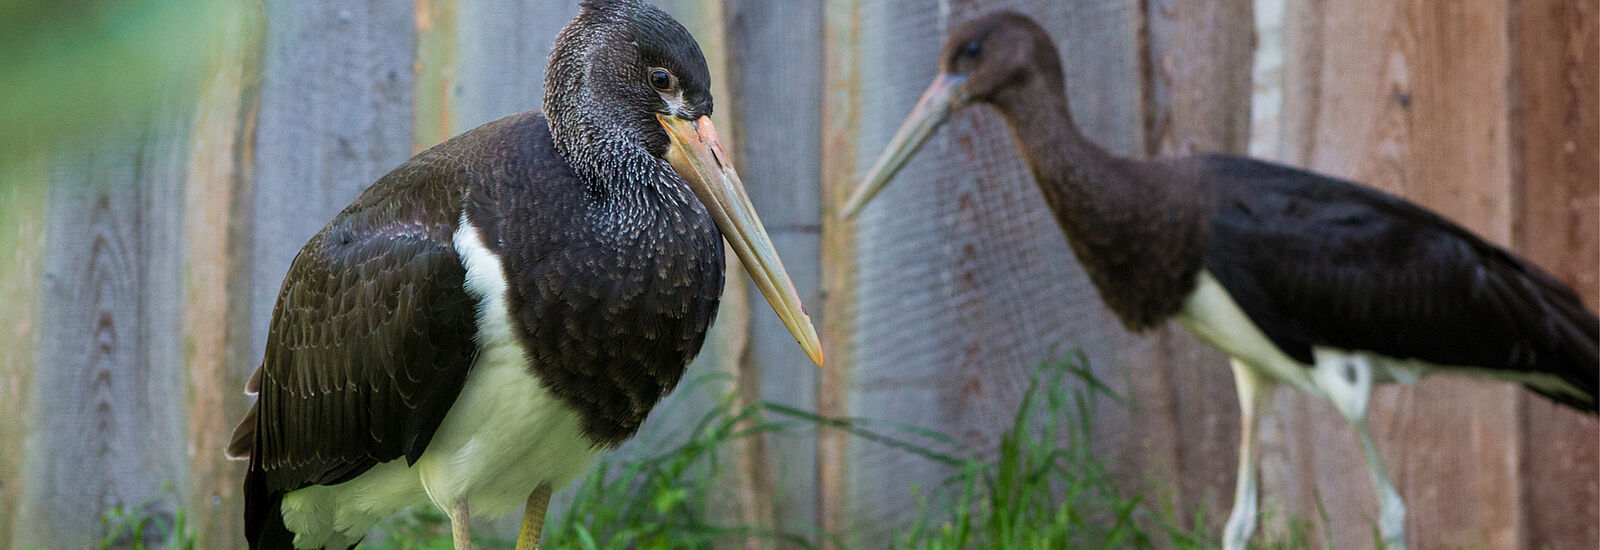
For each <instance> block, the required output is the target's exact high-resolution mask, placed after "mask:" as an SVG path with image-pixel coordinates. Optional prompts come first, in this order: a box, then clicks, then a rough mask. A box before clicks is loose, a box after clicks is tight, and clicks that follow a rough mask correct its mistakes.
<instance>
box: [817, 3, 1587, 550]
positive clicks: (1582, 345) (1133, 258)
mask: <svg viewBox="0 0 1600 550" xmlns="http://www.w3.org/2000/svg"><path fill="white" fill-rule="evenodd" d="M1064 84H1065V80H1064V77H1063V75H1062V70H1061V62H1060V60H1059V58H1058V55H1057V52H1056V48H1055V45H1054V43H1053V42H1051V40H1050V37H1049V35H1047V34H1046V33H1045V31H1044V30H1043V29H1041V28H1040V27H1039V25H1038V24H1036V23H1034V22H1033V21H1032V20H1030V19H1028V18H1027V17H1026V16H1023V15H1019V14H1016V13H1008V12H1002V13H995V14H991V15H988V16H985V17H981V18H979V19H976V20H973V21H970V22H968V23H966V24H964V25H962V26H960V27H958V28H957V29H955V30H954V31H952V32H951V34H950V36H949V38H948V40H947V41H946V42H945V45H944V49H943V51H942V53H941V57H940V71H939V73H938V76H937V77H935V78H934V81H933V84H932V85H931V86H929V88H928V90H927V92H926V93H925V94H924V95H923V96H922V99H921V100H920V101H919V102H918V103H917V105H916V107H915V108H914V109H913V111H912V113H911V114H910V115H909V116H908V118H907V120H906V121H905V123H904V124H903V125H902V126H901V127H900V130H899V131H898V132H897V133H896V134H895V135H894V137H893V138H891V140H890V142H889V145H888V148H887V150H885V151H884V153H883V154H882V155H881V156H879V157H878V160H877V162H876V163H875V164H874V165H873V166H872V168H871V170H870V171H869V172H868V174H867V175H866V176H865V178H864V180H863V183H862V185H861V186H860V187H859V188H858V189H857V191H856V192H855V194H854V195H853V196H852V197H851V198H850V200H849V201H848V202H847V203H846V205H845V207H844V215H845V216H847V217H848V216H852V215H854V214H855V213H856V212H858V211H859V210H860V208H861V207H862V206H863V205H865V204H866V203H867V201H869V200H871V198H872V197H873V195H874V194H876V193H877V192H878V191H879V190H881V189H882V188H883V186H884V185H885V184H887V183H888V181H889V180H890V178H891V177H893V175H894V173H895V172H896V171H897V170H898V169H899V168H900V167H901V166H902V165H904V163H905V162H906V160H907V159H908V158H909V157H910V156H911V155H912V154H913V153H914V152H915V151H916V150H917V148H918V147H919V146H920V145H921V144H922V143H923V142H924V141H926V140H927V138H928V136H930V135H931V134H932V133H933V131H934V129H936V128H937V127H938V126H939V125H940V124H941V123H943V122H944V121H945V120H946V119H947V118H948V117H949V116H950V114H951V113H952V112H953V111H954V110H956V109H960V108H962V107H965V106H968V105H973V104H988V105H991V106H993V107H994V108H995V109H996V110H997V111H999V113H1000V116H1001V117H1003V118H1004V119H1005V121H1006V123H1007V125H1008V126H1009V127H1010V129H1011V135H1012V138H1013V141H1014V144H1015V145H1016V147H1017V149H1019V150H1020V151H1021V153H1022V156H1023V158H1024V159H1025V161H1026V163H1027V165H1028V167H1029V168H1030V170H1031V171H1032V173H1033V176H1034V179H1035V180H1037V182H1038V184H1039V189H1040V190H1041V191H1042V192H1043V194H1044V198H1045V201H1046V202H1048V203H1049V206H1050V208H1051V210H1052V211H1054V213H1055V216H1056V220H1057V221H1058V222H1059V223H1060V224H1061V228H1062V230H1063V231H1064V232H1065V233H1066V235H1067V238H1068V240H1069V241H1070V242H1071V245H1072V249H1073V252H1074V253H1075V254H1076V255H1077V257H1078V260H1079V262H1080V263H1081V264H1082V265H1083V267H1084V269H1085V270H1087V272H1088V274H1089V278H1090V280H1091V281H1092V282H1093V283H1094V285H1095V288H1096V289H1097V290H1098V291H1099V293H1100V297H1101V299H1102V300H1103V301H1104V302H1105V303H1106V305H1107V306H1109V307H1110V309H1111V310H1112V311H1113V312H1115V314H1116V315H1117V317H1118V319H1119V320H1121V322H1122V323H1123V324H1124V325H1125V326H1126V327H1127V328H1128V329H1130V330H1134V331H1139V330H1143V329H1149V328H1152V327H1155V326H1157V325H1159V324H1161V323H1163V322H1164V321H1166V320H1167V319H1170V318H1177V320H1178V321H1179V322H1180V323H1182V324H1183V326H1184V327H1185V328H1187V329H1188V330H1189V331H1190V332H1191V333H1193V334H1194V335H1195V336H1198V337H1199V338H1200V339H1201V340H1203V341H1205V342H1206V343H1208V344H1210V345H1211V346H1214V347H1216V348H1217V349H1219V350H1221V351H1222V352H1224V353H1226V354H1227V355H1228V356H1229V357H1230V358H1231V359H1232V367H1233V373H1234V382H1235V384H1236V386H1237V388H1238V392H1239V401H1240V402H1239V405H1240V409H1241V413H1242V414H1241V420H1242V422H1243V426H1242V430H1241V436H1242V437H1241V441H1240V443H1239V471H1238V484H1237V487H1236V492H1235V500H1234V505H1233V511H1232V513H1231V514H1230V515H1229V518H1228V522H1227V524H1226V526H1225V529H1224V535H1223V542H1224V547H1226V548H1228V549H1230V550H1232V549H1242V548H1244V547H1245V543H1246V541H1248V540H1249V538H1250V535H1251V533H1252V532H1253V531H1254V530H1255V516H1256V475H1255V471H1256V468H1255V465H1256V456H1255V455H1256V436H1257V433H1256V430H1257V422H1258V421H1259V416H1258V412H1259V411H1262V410H1263V409H1264V408H1265V407H1266V405H1267V404H1268V400H1269V399H1270V397H1271V395H1272V391H1273V389H1274V388H1275V387H1276V386H1277V385H1278V384H1280V383H1286V384H1288V385H1290V386H1293V387H1294V388H1297V389H1299V390H1301V391H1304V392H1307V393H1309V394H1311V395H1316V396H1320V397H1322V398H1325V399H1328V400H1329V401H1331V402H1332V403H1333V405H1334V407H1335V408H1336V409H1338V411H1339V412H1340V413H1341V414H1342V415H1343V416H1344V417H1345V418H1346V419H1348V420H1349V421H1350V423H1351V424H1352V425H1353V426H1354V428H1355V432H1356V435H1357V437H1358V438H1359V439H1360V443H1361V445H1362V447H1363V449H1364V450H1365V454H1366V459H1367V466H1368V467H1369V469H1370V471H1371V473H1372V479H1373V482H1374V484H1375V485H1376V488H1377V494H1378V495H1379V500H1380V514H1381V516H1380V519H1379V530H1380V533H1381V535H1382V537H1383V540H1384V542H1385V543H1386V544H1387V545H1388V546H1389V547H1390V548H1403V547H1404V544H1405V536H1404V534H1405V533H1404V531H1405V521H1404V517H1405V507H1404V505H1403V504H1402V503H1401V501H1400V496H1399V494H1398V493H1396V492H1395V490H1394V486H1393V484H1392V483H1391V482H1390V481H1389V476H1388V474H1387V473H1385V471H1384V468H1383V465H1382V464H1381V463H1380V461H1379V457H1378V454H1377V451H1376V450H1375V449H1374V448H1373V444H1372V438H1371V436H1370V435H1368V432H1367V424H1366V415H1367V401H1368V398H1369V397H1370V395H1371V391H1372V386H1373V385H1374V384H1380V383H1389V382H1410V381H1414V380H1416V379H1417V378H1418V377H1420V376H1423V375H1426V374H1431V373H1436V372H1444V373H1460V374H1469V375H1481V376H1489V377H1494V378H1499V379H1504V380H1511V381H1515V382H1519V383H1522V384H1524V385H1526V386H1527V387H1528V388H1530V389H1532V390H1533V391H1535V392H1539V393H1541V394H1544V395H1546V396H1549V397H1550V398H1552V399H1554V400H1556V401H1558V402H1560V403H1563V404H1565V405H1568V406H1571V407H1574V408H1576V409H1578V410H1581V411H1585V412H1588V413H1591V414H1593V413H1594V412H1595V404H1596V401H1595V394H1596V376H1597V370H1600V360H1597V358H1596V346H1597V345H1600V321H1597V319H1596V317H1595V314H1594V313H1593V312H1590V311H1588V310H1587V309H1586V308H1585V306H1584V305H1583V304H1582V302H1581V300H1580V299H1579V298H1578V296H1577V295H1576V294H1575V293H1574V292H1573V291H1572V289H1570V288H1568V287H1567V286H1566V285H1563V284H1562V283H1560V282H1558V281H1556V280H1555V279H1554V278H1553V277H1551V276H1550V275H1549V274H1547V273H1545V272H1544V271H1542V270H1540V269H1539V268H1538V267H1537V266H1534V265H1533V264H1531V263H1528V262H1527V261H1525V260H1522V259H1521V258H1518V257H1516V256H1515V255H1513V254H1511V253H1510V252H1507V251H1505V250H1503V249H1501V248H1499V247H1496V246H1494V245H1492V244H1490V243H1488V242H1486V241H1484V240H1483V239H1481V238H1479V237H1478V236H1476V235H1473V234H1472V233H1470V232H1468V231H1467V230H1465V229H1463V228H1461V227H1460V226H1458V225H1456V224H1454V223H1451V222H1450V221H1449V220H1446V219H1445V218H1443V217H1441V216H1439V215H1438V214H1435V213H1433V212H1431V211H1429V210H1427V209H1426V208H1423V207H1421V206H1418V205H1415V204H1412V203H1410V202H1406V201H1405V200H1403V199H1400V198H1398V197H1395V196H1393V195H1389V194H1387V193H1384V192H1381V191H1378V190H1375V189H1372V188H1369V187H1364V186H1362V185H1359V184H1356V183H1353V182H1349V181H1343V180H1339V179H1335V178H1331V177H1327V176H1323V175H1319V174H1315V173H1311V172H1307V171H1303V170H1297V169H1295V168H1290V167H1287V166H1281V165H1277V164H1272V163H1268V162H1263V161H1259V160H1254V159H1249V158H1241V157H1233V156H1223V155H1200V156H1185V157H1176V158H1161V159H1154V160H1141V159H1133V158H1122V157H1117V156H1113V155H1111V154H1108V153H1107V152H1106V151H1105V150H1103V149H1101V148H1100V147H1098V146H1096V145H1095V144H1094V143H1091V142H1090V141H1089V140H1087V139H1085V138H1084V136H1083V134H1082V133H1081V132H1079V131H1078V128H1077V127H1076V126H1075V125H1074V124H1073V122H1072V115H1071V113H1070V112H1069V110H1068V106H1067V96H1066V88H1065V86H1064Z"/></svg>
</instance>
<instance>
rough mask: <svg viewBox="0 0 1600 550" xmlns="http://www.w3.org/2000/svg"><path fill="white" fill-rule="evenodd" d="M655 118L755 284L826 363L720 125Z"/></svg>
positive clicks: (671, 155) (677, 166)
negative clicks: (720, 137) (730, 159)
mask: <svg viewBox="0 0 1600 550" xmlns="http://www.w3.org/2000/svg"><path fill="white" fill-rule="evenodd" d="M656 120H659V121H661V126H663V127H665V128H666V129H667V136H668V137H670V138H671V140H672V141H671V144H670V145H668V147H667V161H668V162H671V163H672V168H673V169H674V170H677V171H678V175H679V176H683V179H684V181H686V182H688V183H689V187H690V189H693V190H694V194H695V196H696V197H699V198H700V203H701V204H704V205H705V207H706V211H708V212H710V213H711V218H712V219H713V220H715V221H716V223H717V228H718V229H721V230H722V236H723V238H726V239H727V240H728V244H730V245H732V246H733V252H734V254H737V255H738V256H739V261H740V262H742V263H743V264H744V268H745V270H746V271H749V272H750V278H751V279H754V280H755V282H756V288H759V289H761V294H762V295H765V296H766V297H767V302H768V303H770V304H772V310H773V311H776V312H777V313H778V318H779V319H782V320H783V326H786V327H789V332H790V333H791V334H794V339H795V341H797V342H799V343H800V347H801V348H804V349H805V350H806V355H809V356H811V360H812V361H815V362H816V363H817V366H819V367H820V366H822V341H821V340H819V339H818V338H817V329H816V328H815V327H813V326H812V325H811V317H810V316H809V315H806V310H805V307H803V306H801V305H800V295H799V293H797V292H795V290H794V283H793V282H791V281H790V280H789V272H787V271H784V269H783V261H782V260H779V259H778V252H777V250H776V249H774V248H773V246H772V238H771V237H768V236H767V229H766V227H765V226H762V225H761V218H759V217H757V216H756V209H755V207H754V206H751V205H750V196H749V195H746V194H745V192H744V183H742V182H740V181H739V174H738V172H735V171H734V170H733V164H732V163H730V162H728V153H727V152H725V151H723V150H722V143H720V142H719V141H718V139H717V127H716V126H713V125H712V124H711V118H710V117H700V120H696V121H693V122H690V121H687V120H684V119H681V118H678V117H674V116H666V115H660V114H658V115H656Z"/></svg>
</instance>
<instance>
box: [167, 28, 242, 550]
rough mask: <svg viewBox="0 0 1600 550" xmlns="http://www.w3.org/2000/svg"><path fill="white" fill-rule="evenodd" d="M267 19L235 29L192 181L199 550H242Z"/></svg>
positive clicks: (192, 447) (205, 116)
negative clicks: (255, 181)
mask: <svg viewBox="0 0 1600 550" xmlns="http://www.w3.org/2000/svg"><path fill="white" fill-rule="evenodd" d="M262 23H263V21H262V20H261V18H260V14H259V12H249V13H242V14H241V16H240V17H238V18H236V19H233V20H230V21H227V22H226V24H227V25H228V31H229V32H227V33H226V34H227V36H229V37H231V38H230V39H229V40H228V41H227V42H225V43H223V44H219V45H218V46H217V47H216V49H215V52H216V58H215V59H216V60H215V61H214V62H213V64H212V66H211V68H210V71H209V74H207V75H206V76H205V82H204V84H203V86H202V87H201V92H200V97H199V100H198V101H197V105H196V114H195V122H194V129H193V135H192V136H191V139H190V144H189V146H190V153H189V165H188V172H187V174H186V177H185V180H186V181H185V187H184V191H185V197H184V212H183V223H184V237H185V241H186V247H185V250H184V270H183V289H182V294H183V312H182V316H183V318H182V326H181V333H180V335H179V338H181V342H182V345H183V349H184V358H183V359H184V364H185V367H186V369H185V372H186V377H185V382H186V386H187V387H186V392H185V393H186V395H187V397H188V399H187V402H186V405H187V418H188V431H187V435H188V445H187V450H188V458H189V463H190V467H189V476H190V479H189V487H190V490H189V492H188V494H186V495H185V499H184V503H185V506H186V509H187V511H188V518H189V528H190V529H192V531H193V535H194V537H195V544H196V546H197V547H201V548H240V547H243V546H244V537H243V534H244V524H243V521H242V519H243V517H242V514H241V508H242V507H243V505H244V500H243V492H242V491H241V483H240V480H241V479H242V476H243V475H244V464H243V463H242V462H233V461H229V460H227V458H226V457H225V456H224V455H223V449H224V448H225V447H226V446H227V444H228V438H229V436H230V435H231V434H232V430H233V427H234V423H236V422H238V420H239V418H241V417H242V416H243V415H244V412H245V410H246V409H247V408H248V406H249V401H248V398H247V397H246V396H245V395H244V393H243V391H242V390H243V388H244V383H245V380H246V378H245V376H244V374H245V372H246V371H245V370H244V369H242V368H240V365H248V364H252V363H253V362H254V360H255V358H253V357H249V356H248V349H249V344H250V334H249V329H250V319H249V318H248V317H247V315H248V314H249V312H250V307H249V303H250V302H249V299H250V298H249V293H248V289H249V271H250V270H249V264H248V262H247V255H248V252H249V251H248V250H247V249H246V248H245V245H246V244H247V243H248V242H249V241H248V239H247V235H245V232H246V231H247V230H248V225H247V224H244V223H240V221H241V220H244V219H248V217H246V212H247V211H248V209H249V207H250V205H249V203H248V202H247V198H248V197H249V195H250V186H249V183H250V182H249V180H248V179H247V177H246V174H247V173H248V170H247V168H248V167H249V163H250V160H251V148H252V145H253V143H252V142H251V139H252V138H253V137H254V127H253V125H254V124H255V119H256V118H255V117H256V115H257V113H256V107H257V104H256V100H257V97H256V95H255V91H256V82H257V80H258V78H259V77H260V75H259V72H258V71H259V61H260V49H259V48H260V38H261V33H262V32H263V27H262Z"/></svg>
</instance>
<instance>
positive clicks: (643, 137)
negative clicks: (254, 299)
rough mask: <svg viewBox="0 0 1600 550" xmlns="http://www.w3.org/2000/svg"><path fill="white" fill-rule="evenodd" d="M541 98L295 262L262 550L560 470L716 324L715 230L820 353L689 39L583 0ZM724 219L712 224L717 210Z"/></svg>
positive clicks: (670, 26)
mask: <svg viewBox="0 0 1600 550" xmlns="http://www.w3.org/2000/svg"><path fill="white" fill-rule="evenodd" d="M546 75H547V76H546V79H545V84H544V88H545V96H544V112H543V113H540V112H526V113H522V114H517V115H512V116H509V117H506V118H503V119H500V120H497V121H494V122H490V123H488V124H485V125H483V126H480V127H478V128H476V129H474V130H471V131H469V132H467V133H465V134H462V135H460V136H457V137H455V138H453V139H451V140H449V141H446V142H444V143H442V144H440V145H438V146H436V147H434V148H432V149H429V150H427V151H424V152H422V153H421V154H418V155H417V156H416V157H413V158H412V159H411V160H409V161H407V162H406V163H405V164H402V165H400V167H399V168H396V169H395V170H394V171H393V172H390V173H389V174H388V175H386V176H384V177H383V178H382V179H379V180H378V182H377V183H376V184H374V185H373V186H372V187H370V188H368V189H367V190H366V192H365V193H363V194H362V195H361V196H360V197H359V198H357V199H356V201H355V202H354V203H352V204H351V205H350V206H348V207H347V208H345V210H344V211H343V212H341V213H340V214H339V215H338V217H336V218H334V219H333V221H332V222H330V223H329V224H328V226H327V227H325V228H324V229H323V230H322V231H321V232H320V233H317V235H316V236H314V237H312V239H311V241H310V242H308V243H306V246H305V248H302V249H301V251H300V254H299V256H297V257H296V258H295V260H294V263H293V264H292V265H291V266H290V268H289V272H288V275H286V276H285V277H284V281H283V289H282V291H281V292H280V293H279V295H278V304H277V308H276V309H275V310H274V312H273V317H272V324H271V332H270V333H269V334H268V337H267V349H266V356H265V358H264V359H263V360H262V362H261V367H260V369H258V370H257V371H256V374H255V376H254V377H253V378H252V379H251V381H250V385H249V391H250V392H252V393H258V394H259V395H260V398H259V399H258V400H257V401H256V404H255V406H254V407H252V408H251V409H250V412H249V413H248V415H247V416H246V417H245V419H244V421H243V422H241V423H240V424H239V427H238V428H237V430H236V431H235V433H234V438H233V442H232V444H231V445H230V446H229V452H230V454H231V455H233V456H236V457H243V458H248V459H249V461H250V467H249V472H248V474H246V478H245V528H246V538H247V539H248V540H249V542H250V547H251V548H252V549H261V548H266V549H280V548H291V547H292V548H339V549H342V548H348V547H350V546H353V545H354V544H355V543H356V542H357V541H359V540H360V539H361V538H362V537H363V536H364V535H365V534H366V533H367V531H368V530H369V529H371V528H372V526H373V525H374V524H375V523H377V522H378V521H379V520H382V519H383V518H385V517H387V516H389V515H390V514H392V513H394V512H395V511H397V510H399V509H401V508H404V507H406V506H410V505H412V504H414V503H418V502H424V501H430V502H432V503H433V505H434V506H437V507H439V508H440V509H441V510H444V511H445V512H446V513H447V514H448V515H449V517H450V525H451V530H452V534H453V536H454V541H455V546H456V548H468V547H470V544H471V538H470V532H469V529H468V523H469V521H470V519H471V517H473V516H495V515H499V514H503V513H505V512H506V511H507V510H508V509H510V508H512V507H514V506H516V505H518V504H523V503H524V502H526V503H527V512H526V516H525V517H524V523H523V532H522V534H521V535H520V536H519V537H518V546H517V547H518V548H519V549H523V548H531V547H532V546H533V545H535V544H537V543H538V537H539V531H540V528H541V527H542V525H543V518H544V509H545V506H546V504H547V501H548V499H549V497H550V492H551V491H552V490H554V489H558V488H560V487H561V486H563V485H565V484H566V483H567V482H569V481H570V480H572V479H573V477H574V476H576V475H578V474H579V473H580V472H582V471H583V470H584V469H585V468H586V467H587V466H588V465H589V463H590V461H591V459H592V458H593V457H594V456H595V455H597V454H599V453H601V452H604V451H605V450H607V449H611V448H614V447H616V446H617V445H618V444H621V443H622V442H623V441H625V440H627V439H628V438H630V437H632V436H633V435H634V433H635V432H636V431H638V429H639V425H640V423H642V422H644V420H645V417H646V415H648V414H649V412H650V409H651V407H653V406H654V405H655V404H656V401H657V400H658V399H660V398H661V397H662V396H663V395H665V394H666V393H667V392H668V391H670V390H672V388H673V386H674V385H676V384H677V383H678V380H679V378H680V377H681V376H682V375H683V371H684V366H685V365H686V364H688V362H689V360H690V359H692V358H693V357H694V356H695V354H696V353H697V352H699V350H700V345H701V344H702V343H703V342H704V340H705V335H706V328H707V326H708V325H710V324H711V320H712V317H714V316H715V314H716V311H717V301H718V298H719V297H720V296H721V293H722V285H723V252H722V246H723V244H722V243H723V238H724V237H725V238H726V239H727V241H728V243H729V244H731V245H732V247H733V249H734V251H735V253H737V255H738V257H739V260H740V262H741V263H743V265H744V266H745V267H746V269H748V270H749V272H750V275H751V277H752V278H754V280H755V282H756V285H757V286H758V287H759V288H760V289H761V291H762V293H763V294H765V295H766V297H767V300H768V301H769V302H771V303H772V306H773V308H774V309H775V310H776V311H777V313H778V315H779V317H781V318H782V319H783V322H784V324H785V325H786V326H787V327H788V328H789V330H790V331H791V332H792V333H793V334H794V335H795V338H796V339H797V340H798V341H799V342H800V344H801V345H802V347H804V348H805V350H806V352H807V353H808V354H809V355H810V356H811V358H812V359H813V360H814V361H816V362H817V364H819V365H820V364H821V363H822V355H821V348H820V345H819V343H818V340H817V335H816V332H815V330H814V329H813V328H812V325H811V321H810V319H809V318H808V317H807V315H806V313H805V311H804V310H803V309H802V308H801V306H800V299H799V297H798V296H797V295H796V294H795V290H794V286H793V284H792V283H790V281H789V276H788V274H787V273H786V272H785V271H784V269H783V265H782V264H781V263H780V262H779V260H778V256H777V254H776V253H775V252H774V250H773V246H772V242H771V240H770V239H769V238H768V236H767V233H766V230H765V229H763V228H762V226H761V222H760V220H759V219H757V217H756V215H755V211H754V210H753V209H752V207H751V206H750V201H749V198H748V197H746V196H745V193H744V189H743V186H742V184H741V183H740V181H739V177H738V175H737V174H736V173H735V172H734V169H733V166H732V165H731V164H729V162H728V157H727V154H726V153H725V152H723V150H722V146H721V145H720V144H719V143H718V141H717V133H716V129H715V128H714V127H713V126H712V125H711V119H710V118H709V116H710V115H711V107H712V105H711V94H710V92H709V89H710V86H711V82H710V77H709V74H708V72H707V70H706V63H705V59H704V58H703V57H702V56H701V53H700V48H699V46H698V45H696V44H695V41H694V38H693V37H691V36H690V35H689V33H688V32H687V31H685V30H684V28H683V27H682V26H680V25H679V24H678V23H677V22H676V21H674V20H672V18H671V17H668V16H667V15H666V14H665V13H662V12H661V11H660V10H658V9H656V8H655V7H653V6H650V5H648V4H646V3H644V2H641V1H637V0H589V1H586V2H584V3H583V6H582V12H581V13H580V14H579V15H578V16H577V18H575V19H573V20H572V22H571V23H569V24H568V25H567V26H566V28H565V29H563V30H562V31H561V34H560V36H559V37H557V39H556V42H555V48H554V51H553V53H552V54H551V55H550V62H549V67H548V71H547V73H546ZM719 230H720V231H719Z"/></svg>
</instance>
